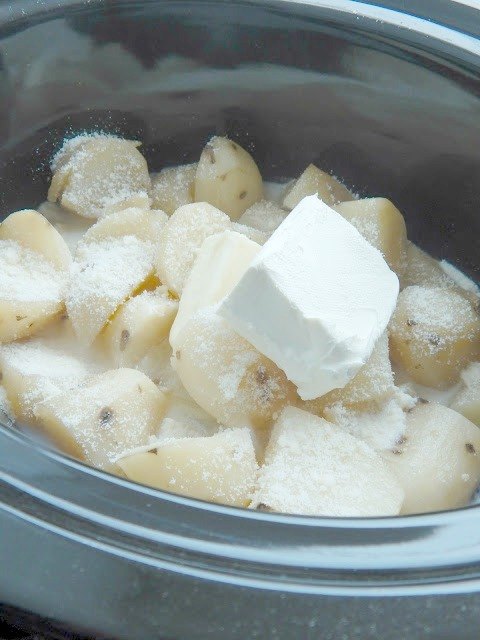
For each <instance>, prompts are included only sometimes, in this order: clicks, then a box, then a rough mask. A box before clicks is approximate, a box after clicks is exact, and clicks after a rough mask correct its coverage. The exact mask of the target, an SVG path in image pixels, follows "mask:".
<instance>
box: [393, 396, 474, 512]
mask: <svg viewBox="0 0 480 640" xmlns="http://www.w3.org/2000/svg"><path fill="white" fill-rule="evenodd" d="M384 458H385V460H386V461H387V462H388V464H389V466H390V468H391V470H392V471H393V472H394V473H395V476H396V478H397V479H398V481H399V482H400V484H401V486H402V488H403V490H404V491H405V500H404V502H403V506H402V510H401V513H402V514H405V515H406V514H411V513H424V512H428V511H441V510H444V509H455V508H457V507H463V506H465V505H466V504H467V503H468V501H469V500H470V498H471V497H472V495H473V493H474V491H475V488H476V486H477V485H478V482H479V481H480V429H479V428H478V427H476V426H475V425H474V424H472V423H471V422H469V421H468V420H466V419H465V418H464V417H463V416H461V415H460V414H459V413H457V412H456V411H452V410H451V409H448V408H447V407H444V406H442V405H440V404H435V403H427V404H425V403H419V404H418V405H417V406H416V407H415V408H414V409H413V410H412V411H411V412H410V413H409V414H408V416H407V430H406V432H405V435H404V437H403V438H402V439H401V441H400V442H399V443H398V444H397V445H396V446H395V448H394V449H393V450H392V451H390V452H388V453H385V454H384Z"/></svg>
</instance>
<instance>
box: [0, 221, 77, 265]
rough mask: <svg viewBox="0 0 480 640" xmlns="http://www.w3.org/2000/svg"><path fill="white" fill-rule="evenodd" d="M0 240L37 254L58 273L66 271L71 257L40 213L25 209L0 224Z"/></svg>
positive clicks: (56, 232)
mask: <svg viewBox="0 0 480 640" xmlns="http://www.w3.org/2000/svg"><path fill="white" fill-rule="evenodd" d="M0 240H11V241H12V242H17V243H18V244H19V245H20V246H21V247H23V248H24V249H29V250H30V251H32V252H33V253H37V254H38V255H40V256H41V257H42V258H43V259H44V260H47V261H48V262H51V263H52V264H53V266H54V267H55V269H58V270H59V271H63V270H68V269H69V268H70V265H71V264H72V256H71V254H70V250H69V248H68V247H67V244H66V242H65V240H64V239H63V238H62V236H61V235H60V234H59V233H58V231H57V230H56V229H55V227H53V226H52V225H51V224H50V222H49V221H48V220H47V219H46V218H45V217H44V216H42V215H41V214H40V213H37V212H36V211H33V210H32V209H25V210H23V211H17V212H16V213H11V214H10V215H9V216H8V217H7V218H5V220H4V221H3V222H2V223H1V224H0Z"/></svg>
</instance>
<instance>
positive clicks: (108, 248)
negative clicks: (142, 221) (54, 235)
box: [66, 236, 154, 345]
mask: <svg viewBox="0 0 480 640" xmlns="http://www.w3.org/2000/svg"><path fill="white" fill-rule="evenodd" d="M153 256H154V248H153V245H152V244H150V243H147V242H143V241H142V240H140V239H139V238H137V237H135V236H124V237H121V238H108V239H106V240H101V241H98V242H92V243H90V244H84V243H81V244H80V245H79V247H78V249H77V253H76V255H75V260H74V264H73V266H72V274H71V279H70V284H69V287H68V291H67V296H66V307H67V312H68V315H69V318H70V319H71V321H72V325H73V328H74V329H75V333H76V335H77V337H78V339H79V340H80V342H82V343H83V344H85V345H90V344H91V343H92V342H93V340H94V339H95V338H96V336H97V335H98V334H99V333H100V331H101V330H102V328H103V327H104V326H105V325H106V323H107V322H108V320H109V319H110V317H111V316H112V314H113V313H114V312H115V311H116V309H117V308H118V307H119V306H120V305H121V304H122V302H123V301H124V300H126V298H128V296H129V295H131V294H132V293H133V292H134V291H135V290H136V289H137V288H138V287H139V286H140V285H141V283H142V282H143V281H144V280H145V279H146V278H147V276H148V275H149V274H150V273H151V272H152V269H153Z"/></svg>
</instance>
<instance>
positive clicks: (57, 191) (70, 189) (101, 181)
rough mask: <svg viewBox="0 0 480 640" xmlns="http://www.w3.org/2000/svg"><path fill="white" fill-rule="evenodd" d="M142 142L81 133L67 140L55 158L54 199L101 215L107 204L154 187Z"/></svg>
mask: <svg viewBox="0 0 480 640" xmlns="http://www.w3.org/2000/svg"><path fill="white" fill-rule="evenodd" d="M138 146H140V143H138V142H134V141H132V140H124V139H121V138H116V137H114V136H107V135H94V136H78V137H77V138H73V139H72V140H67V141H66V142H65V144H64V146H63V148H62V149H61V150H60V152H59V154H58V155H57V157H56V158H55V160H54V162H53V164H52V169H53V172H54V173H53V178H52V183H51V185H50V189H49V192H48V199H49V200H50V202H59V204H61V205H62V207H64V208H65V209H67V210H68V211H72V212H73V213H77V214H78V215H81V216H83V217H85V218H100V217H101V216H102V215H104V213H105V210H106V208H107V207H109V206H111V205H115V204H118V203H120V202H122V201H124V200H127V201H129V203H130V202H131V198H132V197H134V196H137V195H140V196H142V197H143V196H145V195H146V194H147V193H148V192H149V191H150V188H151V181H150V176H149V173H148V167H147V163H146V161H145V158H144V157H143V156H142V154H141V153H140V152H139V151H138V149H137V147H138Z"/></svg>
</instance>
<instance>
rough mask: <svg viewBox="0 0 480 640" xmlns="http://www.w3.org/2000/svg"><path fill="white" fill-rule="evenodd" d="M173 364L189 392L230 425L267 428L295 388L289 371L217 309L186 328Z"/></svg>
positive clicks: (195, 317) (194, 319)
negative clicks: (279, 366) (245, 337)
mask: <svg viewBox="0 0 480 640" xmlns="http://www.w3.org/2000/svg"><path fill="white" fill-rule="evenodd" d="M172 365H173V367H174V369H175V371H176V372H177V373H178V375H179V377H180V380H181V381H182V384H183V385H184V387H185V389H186V390H187V392H188V393H189V394H190V395H191V397H192V398H193V399H194V400H195V402H197V403H198V404H199V405H200V406H201V407H202V408H203V409H204V410H205V411H207V413H209V414H210V415H212V416H213V417H214V418H215V419H216V420H218V421H219V422H220V423H222V424H225V425H229V426H235V427H236V426H254V427H257V428H264V427H266V426H267V425H268V424H269V423H270V422H271V421H272V419H274V417H275V415H276V414H277V413H278V412H279V411H281V410H282V408H283V407H284V406H285V405H286V404H288V403H289V402H294V398H295V389H294V387H293V385H292V384H291V383H290V382H288V380H287V379H286V377H285V374H284V373H283V371H281V370H280V369H279V368H278V367H277V366H276V365H275V364H274V363H273V362H271V361H270V360H268V359H267V358H265V357H264V356H263V355H261V354H260V353H259V352H258V351H257V350H256V349H255V348H254V347H252V346H251V345H250V344H249V343H248V342H247V341H246V340H244V339H243V338H241V337H240V336H239V335H238V334H237V333H235V331H233V329H231V328H230V326H229V325H228V324H227V322H226V321H225V320H223V318H221V317H220V316H218V315H217V314H216V312H215V308H214V307H208V308H205V309H202V310H200V311H197V312H196V313H195V314H194V315H193V316H192V317H191V318H190V320H189V321H188V322H186V323H185V325H184V326H183V328H182V331H181V332H180V334H179V336H178V341H176V347H175V349H174V356H173V358H172Z"/></svg>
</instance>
